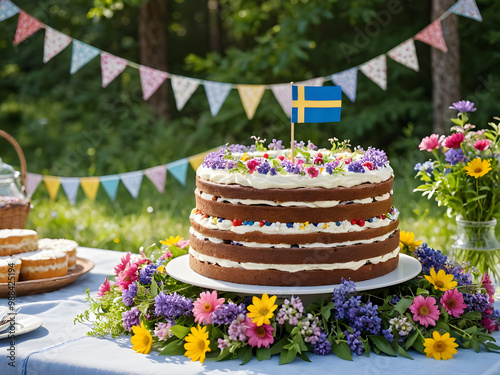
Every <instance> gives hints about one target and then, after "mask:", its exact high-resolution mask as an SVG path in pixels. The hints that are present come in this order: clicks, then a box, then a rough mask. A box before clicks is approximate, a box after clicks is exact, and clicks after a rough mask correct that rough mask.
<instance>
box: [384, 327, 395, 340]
mask: <svg viewBox="0 0 500 375" xmlns="http://www.w3.org/2000/svg"><path fill="white" fill-rule="evenodd" d="M382 336H384V337H385V338H386V339H387V341H389V342H393V341H394V335H393V334H392V330H391V329H390V328H389V329H383V330H382Z"/></svg>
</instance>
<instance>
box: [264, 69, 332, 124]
mask: <svg viewBox="0 0 500 375" xmlns="http://www.w3.org/2000/svg"><path fill="white" fill-rule="evenodd" d="M323 83H324V78H323V77H319V78H313V79H309V80H307V81H301V82H297V83H294V85H297V86H323ZM271 91H272V92H273V94H274V97H275V98H276V100H277V101H278V103H280V105H281V108H282V109H283V112H285V114H286V115H287V116H288V117H289V118H290V117H292V84H290V83H278V84H276V85H271Z"/></svg>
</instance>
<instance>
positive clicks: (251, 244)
mask: <svg viewBox="0 0 500 375" xmlns="http://www.w3.org/2000/svg"><path fill="white" fill-rule="evenodd" d="M189 233H190V234H192V235H193V236H195V237H196V238H198V239H199V240H200V241H204V240H208V241H210V242H213V243H222V242H224V241H223V240H220V239H218V238H214V237H208V236H204V235H203V234H201V233H198V232H197V231H195V230H194V229H193V227H191V228H190V229H189ZM393 234H394V232H391V233H386V234H384V235H382V236H378V237H373V238H370V239H369V240H356V241H344V242H337V243H320V242H313V243H306V244H300V245H299V248H310V247H313V248H314V247H337V246H350V245H357V244H370V243H374V242H377V241H385V240H386V239H388V238H389V237H390V236H392V235H393ZM238 244H240V245H242V246H245V247H263V248H270V247H277V248H291V247H292V245H291V244H284V243H279V244H269V243H261V242H246V241H238Z"/></svg>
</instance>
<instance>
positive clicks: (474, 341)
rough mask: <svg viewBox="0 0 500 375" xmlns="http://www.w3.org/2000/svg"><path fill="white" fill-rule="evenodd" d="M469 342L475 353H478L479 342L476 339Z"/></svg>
mask: <svg viewBox="0 0 500 375" xmlns="http://www.w3.org/2000/svg"><path fill="white" fill-rule="evenodd" d="M470 343H471V345H472V347H473V348H474V350H475V351H476V353H479V351H480V350H481V349H480V347H479V343H478V342H477V341H476V340H470Z"/></svg>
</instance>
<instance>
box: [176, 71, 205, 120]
mask: <svg viewBox="0 0 500 375" xmlns="http://www.w3.org/2000/svg"><path fill="white" fill-rule="evenodd" d="M170 77H171V79H172V90H173V91H174V96H175V104H176V107H177V110H178V111H180V110H181V109H182V108H184V105H185V104H186V103H187V101H188V100H189V98H190V97H191V96H192V95H193V93H194V92H195V91H196V89H197V88H198V86H199V85H200V81H199V80H197V79H193V78H188V77H182V76H176V75H172V74H171V75H170Z"/></svg>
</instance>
